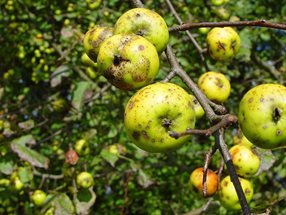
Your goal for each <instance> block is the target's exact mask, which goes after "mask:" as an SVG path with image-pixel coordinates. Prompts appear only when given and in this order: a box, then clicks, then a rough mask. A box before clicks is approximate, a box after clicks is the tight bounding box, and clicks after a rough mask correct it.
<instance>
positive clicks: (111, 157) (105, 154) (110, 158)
mask: <svg viewBox="0 0 286 215" xmlns="http://www.w3.org/2000/svg"><path fill="white" fill-rule="evenodd" d="M100 155H101V156H102V158H103V159H104V160H105V161H107V162H108V163H109V164H110V165H111V166H113V167H114V166H115V163H116V161H118V159H119V157H118V156H117V155H116V154H113V153H111V152H109V151H108V150H107V149H102V150H101V152H100Z"/></svg>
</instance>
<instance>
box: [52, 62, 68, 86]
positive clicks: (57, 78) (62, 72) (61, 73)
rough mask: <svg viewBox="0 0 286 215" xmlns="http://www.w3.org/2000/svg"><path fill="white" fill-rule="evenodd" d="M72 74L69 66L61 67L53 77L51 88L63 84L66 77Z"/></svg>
mask: <svg viewBox="0 0 286 215" xmlns="http://www.w3.org/2000/svg"><path fill="white" fill-rule="evenodd" d="M70 74H71V69H70V67H69V66H67V65H60V66H59V67H58V68H56V70H55V71H54V72H53V74H52V75H51V81H50V84H51V87H56V86H58V85H60V84H61V83H62V79H63V78H64V77H68V76H69V75H70Z"/></svg>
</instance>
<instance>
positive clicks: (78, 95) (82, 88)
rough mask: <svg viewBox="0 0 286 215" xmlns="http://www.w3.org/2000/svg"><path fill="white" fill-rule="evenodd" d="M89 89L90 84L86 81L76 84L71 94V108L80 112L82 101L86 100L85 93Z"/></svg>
mask: <svg viewBox="0 0 286 215" xmlns="http://www.w3.org/2000/svg"><path fill="white" fill-rule="evenodd" d="M89 88H90V84H89V83H88V82H86V81H81V82H78V83H77V85H76V89H75V91H74V92H73V99H72V106H73V107H74V108H75V109H76V110H78V111H80V110H81V108H82V106H83V104H84V101H85V99H86V95H87V92H88V90H89Z"/></svg>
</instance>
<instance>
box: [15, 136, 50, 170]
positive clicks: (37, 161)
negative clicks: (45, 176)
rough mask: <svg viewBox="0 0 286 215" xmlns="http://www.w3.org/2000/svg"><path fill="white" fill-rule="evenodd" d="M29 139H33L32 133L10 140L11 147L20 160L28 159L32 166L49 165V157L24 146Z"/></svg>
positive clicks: (43, 166)
mask: <svg viewBox="0 0 286 215" xmlns="http://www.w3.org/2000/svg"><path fill="white" fill-rule="evenodd" d="M31 141H35V140H34V138H33V136H32V135H25V136H22V137H20V138H17V139H14V140H13V141H12V142H11V149H12V150H13V151H14V152H15V153H16V154H18V156H19V157H20V158H21V159H22V160H25V161H28V162H29V163H30V164H31V165H32V166H35V167H40V168H45V169H47V168H48V166H49V159H48V158H47V157H45V156H44V155H42V154H40V153H39V152H37V151H35V150H33V149H30V148H29V147H27V146H26V144H27V143H29V142H31Z"/></svg>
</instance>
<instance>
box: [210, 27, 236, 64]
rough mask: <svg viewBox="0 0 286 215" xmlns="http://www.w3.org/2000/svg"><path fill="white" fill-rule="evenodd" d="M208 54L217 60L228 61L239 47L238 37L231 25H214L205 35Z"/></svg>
mask: <svg viewBox="0 0 286 215" xmlns="http://www.w3.org/2000/svg"><path fill="white" fill-rule="evenodd" d="M207 45H208V51H209V54H210V56H211V57H212V58H213V59H215V60H219V61H229V60H231V59H232V58H233V57H234V56H235V54H236V53H237V52H238V50H239V48H240V37H239V35H238V34H237V33H236V31H235V30H234V29H233V28H231V27H222V28H220V27H215V28H213V29H211V30H210V31H209V33H208V35H207Z"/></svg>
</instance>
